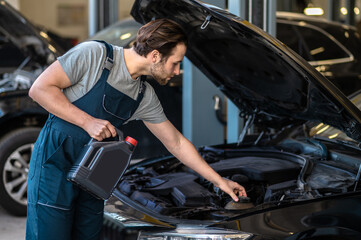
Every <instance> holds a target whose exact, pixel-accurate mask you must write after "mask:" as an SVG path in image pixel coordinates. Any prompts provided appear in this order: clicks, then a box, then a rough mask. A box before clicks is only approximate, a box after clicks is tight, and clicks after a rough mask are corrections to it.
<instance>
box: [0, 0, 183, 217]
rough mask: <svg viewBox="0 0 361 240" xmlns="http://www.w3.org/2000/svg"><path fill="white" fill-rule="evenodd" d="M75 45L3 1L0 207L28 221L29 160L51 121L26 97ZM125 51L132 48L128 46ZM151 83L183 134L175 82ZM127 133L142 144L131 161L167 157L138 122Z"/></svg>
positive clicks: (0, 23)
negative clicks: (54, 62) (41, 77)
mask: <svg viewBox="0 0 361 240" xmlns="http://www.w3.org/2000/svg"><path fill="white" fill-rule="evenodd" d="M71 44H76V42H75V43H74V42H71V41H70V39H68V38H63V37H58V36H55V35H54V34H52V32H50V31H48V30H46V29H44V28H42V27H39V26H34V25H33V24H32V23H31V22H30V21H29V20H27V19H26V18H25V17H24V16H22V15H21V14H20V13H19V12H18V11H17V10H15V9H14V8H12V7H11V6H10V5H9V4H7V3H6V1H2V0H0V205H2V207H3V208H4V209H5V210H6V211H8V212H9V213H11V214H13V215H17V216H25V215H26V204H27V189H26V188H27V178H28V169H29V162H30V156H31V153H32V148H33V145H34V142H35V141H36V139H37V136H38V135H39V132H40V130H41V127H42V126H43V125H44V123H45V121H46V119H47V117H48V113H47V111H45V110H44V109H43V108H42V107H40V106H39V105H38V104H37V103H36V102H34V101H33V100H32V99H30V98H29V97H28V89H29V88H30V86H31V85H32V83H33V82H34V81H35V79H36V78H37V77H38V76H39V75H40V73H41V72H42V71H43V70H44V69H45V68H46V67H48V66H49V65H50V64H51V63H52V62H53V61H55V60H56V58H57V57H58V56H60V55H62V54H64V53H65V51H66V50H68V49H69V48H70V47H71ZM124 46H128V45H127V43H126V42H124ZM149 82H150V84H152V85H153V87H154V89H155V91H156V92H157V95H158V97H159V99H160V101H161V103H162V105H163V107H164V109H165V112H166V114H167V116H168V119H170V120H171V121H172V122H173V124H174V125H175V126H176V127H177V128H178V129H180V128H181V122H180V120H178V119H179V118H176V117H178V115H176V114H175V113H177V112H179V111H180V109H181V99H182V98H181V91H180V89H179V88H172V87H171V86H173V85H174V82H173V83H172V84H170V85H169V86H166V87H165V88H161V87H160V86H159V84H157V83H155V81H152V80H149ZM173 98H174V99H173ZM169 99H173V100H172V101H168V100H169ZM166 109H172V110H166ZM175 116H176V117H175ZM123 131H124V133H125V134H127V135H129V136H132V137H133V138H135V139H137V140H138V143H139V144H138V146H137V149H136V151H135V153H134V154H133V158H137V159H139V158H143V157H145V156H159V155H165V154H167V153H168V151H167V150H166V148H165V147H164V146H163V145H162V144H161V143H160V141H159V140H158V139H156V138H155V137H154V136H153V135H152V134H151V133H150V132H149V131H148V130H147V129H146V127H145V126H144V124H142V123H140V122H139V121H133V122H131V123H129V124H127V125H125V126H124V128H123ZM140 149H141V151H140ZM137 150H138V151H137Z"/></svg>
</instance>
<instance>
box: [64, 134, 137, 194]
mask: <svg viewBox="0 0 361 240" xmlns="http://www.w3.org/2000/svg"><path fill="white" fill-rule="evenodd" d="M117 132H118V136H119V141H101V142H98V141H96V140H94V139H92V140H91V141H90V142H89V143H88V144H87V145H85V147H84V149H83V150H82V152H81V153H80V155H79V158H78V159H77V160H76V162H75V164H74V165H73V167H72V168H71V169H70V171H69V173H68V176H67V178H68V180H69V181H72V182H73V183H75V184H77V185H78V186H80V187H81V188H83V189H85V190H86V191H88V192H90V193H91V194H93V195H95V196H96V197H97V198H100V199H104V200H106V199H108V198H109V197H110V196H111V194H112V192H113V190H114V188H115V187H116V185H117V184H118V182H119V180H120V178H121V177H122V176H123V174H124V172H125V170H126V169H127V167H128V165H129V162H130V160H131V157H132V153H133V151H134V149H135V147H136V145H137V141H136V140H135V139H133V138H131V137H127V138H126V139H125V140H123V134H122V133H121V132H120V131H119V130H117Z"/></svg>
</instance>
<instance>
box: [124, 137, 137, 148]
mask: <svg viewBox="0 0 361 240" xmlns="http://www.w3.org/2000/svg"><path fill="white" fill-rule="evenodd" d="M125 141H126V142H128V143H130V144H132V145H133V146H134V147H136V146H137V144H138V141H137V140H135V139H134V138H132V137H129V136H128V137H126V138H125Z"/></svg>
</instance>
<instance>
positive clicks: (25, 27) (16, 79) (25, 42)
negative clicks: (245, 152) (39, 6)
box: [0, 1, 64, 216]
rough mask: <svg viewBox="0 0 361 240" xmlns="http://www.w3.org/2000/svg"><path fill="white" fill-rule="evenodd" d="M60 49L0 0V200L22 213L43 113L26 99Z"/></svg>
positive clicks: (7, 208)
mask: <svg viewBox="0 0 361 240" xmlns="http://www.w3.org/2000/svg"><path fill="white" fill-rule="evenodd" d="M63 53H64V50H63V49H62V48H61V47H59V46H58V45H57V44H56V43H55V42H54V41H53V40H52V39H51V38H49V37H48V36H47V35H46V34H44V33H43V32H42V31H41V30H39V29H38V28H37V27H35V26H34V25H32V24H31V23H30V22H29V21H28V20H27V19H26V18H25V17H24V16H22V15H21V14H20V13H19V12H18V11H16V10H15V9H14V8H12V7H11V6H10V5H9V4H7V3H6V2H5V1H0V204H1V205H2V206H3V207H4V209H5V210H7V211H8V212H10V213H12V214H14V215H19V216H24V215H26V202H27V199H26V198H27V194H26V192H27V189H26V187H27V177H28V168H29V161H30V156H31V153H32V148H33V145H34V142H35V140H36V139H37V136H38V134H39V132H40V129H41V127H42V126H43V124H44V122H45V120H46V119H47V112H46V111H45V110H44V109H42V108H41V107H40V106H39V105H38V104H36V103H35V102H34V101H32V99H30V98H29V97H28V89H29V87H30V86H31V84H32V83H33V82H34V81H35V79H36V78H37V77H38V75H39V74H40V73H41V72H42V71H43V70H44V69H45V68H46V67H47V66H49V64H51V63H52V62H53V61H55V60H56V57H57V56H60V55H61V54H63Z"/></svg>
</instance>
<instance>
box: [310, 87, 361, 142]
mask: <svg viewBox="0 0 361 240" xmlns="http://www.w3.org/2000/svg"><path fill="white" fill-rule="evenodd" d="M350 100H351V102H352V103H353V104H355V105H356V107H357V108H359V109H361V91H358V92H357V93H355V94H354V95H353V96H352V97H350ZM309 134H310V136H312V137H326V138H329V139H336V140H344V141H351V142H355V140H353V139H352V138H350V137H348V136H347V135H346V134H345V133H344V132H342V131H340V130H339V129H337V128H334V127H331V126H330V125H327V124H323V123H320V124H318V125H316V126H314V127H312V128H311V130H310V132H309Z"/></svg>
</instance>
